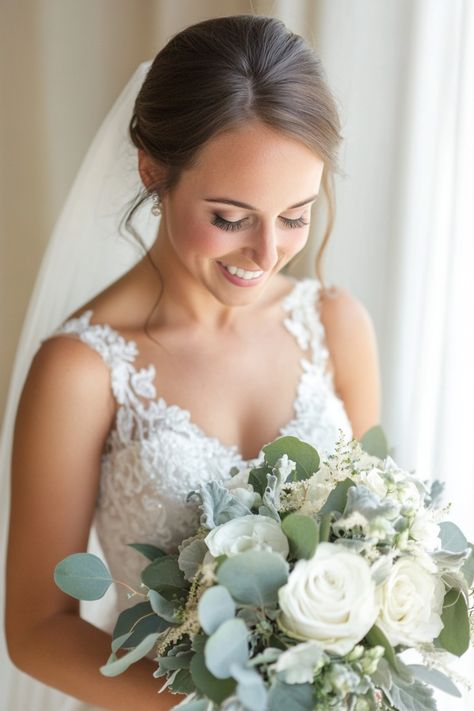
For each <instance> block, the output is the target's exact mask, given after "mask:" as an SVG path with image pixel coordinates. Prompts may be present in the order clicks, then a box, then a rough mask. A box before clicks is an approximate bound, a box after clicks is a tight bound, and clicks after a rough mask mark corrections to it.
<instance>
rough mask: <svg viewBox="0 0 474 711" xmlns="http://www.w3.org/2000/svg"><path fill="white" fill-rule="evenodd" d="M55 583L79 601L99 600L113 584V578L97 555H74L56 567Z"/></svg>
mask: <svg viewBox="0 0 474 711" xmlns="http://www.w3.org/2000/svg"><path fill="white" fill-rule="evenodd" d="M54 582H55V583H56V585H57V586H58V588H60V589H61V590H62V591H63V592H65V593H67V594H68V595H71V597H74V598H76V599H77V600H99V598H101V597H103V596H104V595H105V593H106V592H107V590H108V589H109V587H110V585H111V584H112V583H113V578H112V576H111V575H110V573H109V571H108V570H107V568H106V566H105V565H104V563H103V562H102V561H101V559H100V558H98V557H97V556H96V555H94V554H92V553H73V554H72V555H69V556H67V558H64V559H63V560H61V561H60V562H59V563H58V564H57V565H56V567H55V569H54Z"/></svg>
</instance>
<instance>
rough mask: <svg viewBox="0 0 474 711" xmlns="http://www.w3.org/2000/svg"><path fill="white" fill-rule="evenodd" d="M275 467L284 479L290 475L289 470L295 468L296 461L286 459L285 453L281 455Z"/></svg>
mask: <svg viewBox="0 0 474 711" xmlns="http://www.w3.org/2000/svg"><path fill="white" fill-rule="evenodd" d="M275 469H278V471H279V472H280V475H281V478H282V480H283V481H286V480H287V478H288V477H289V476H290V474H291V472H293V471H294V470H295V469H296V462H294V461H293V460H292V459H288V455H287V454H283V456H281V457H280V459H279V460H278V461H277V463H276V464H275Z"/></svg>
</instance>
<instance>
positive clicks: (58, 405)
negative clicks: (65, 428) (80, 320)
mask: <svg viewBox="0 0 474 711" xmlns="http://www.w3.org/2000/svg"><path fill="white" fill-rule="evenodd" d="M40 397H44V398H45V399H47V400H48V401H49V403H50V405H51V406H55V410H56V411H58V410H65V411H66V410H68V409H69V408H73V409H74V410H76V411H77V412H79V411H80V410H81V408H87V410H86V411H87V412H88V418H89V420H90V421H92V420H95V426H97V425H98V424H99V421H100V420H101V421H102V424H103V428H104V429H105V428H106V427H107V426H110V424H111V421H112V418H113V415H114V413H115V402H114V398H113V394H112V391H111V388H110V372H109V370H108V368H107V366H106V364H105V363H104V361H103V359H102V358H101V356H100V355H99V353H97V352H96V351H95V350H93V349H92V348H90V346H88V345H87V344H85V343H83V342H82V341H81V340H80V339H79V338H77V337H75V336H73V335H68V334H58V335H55V336H53V337H50V338H48V339H46V340H45V341H43V342H42V344H41V346H40V348H39V349H38V350H37V352H36V353H35V355H34V357H33V360H32V362H31V366H30V369H29V372H28V375H27V378H26V381H25V385H24V387H23V392H22V400H25V399H26V400H27V401H30V400H35V401H36V402H37V403H38V405H39V404H40ZM29 405H30V406H31V403H29ZM76 419H77V418H76Z"/></svg>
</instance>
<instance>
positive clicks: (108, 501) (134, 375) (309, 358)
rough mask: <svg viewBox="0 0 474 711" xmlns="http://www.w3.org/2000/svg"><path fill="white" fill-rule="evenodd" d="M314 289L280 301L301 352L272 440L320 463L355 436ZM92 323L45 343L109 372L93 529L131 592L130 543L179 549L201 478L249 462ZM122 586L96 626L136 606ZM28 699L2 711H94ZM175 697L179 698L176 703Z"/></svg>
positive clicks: (86, 320) (60, 700)
mask: <svg viewBox="0 0 474 711" xmlns="http://www.w3.org/2000/svg"><path fill="white" fill-rule="evenodd" d="M319 289H320V282H319V281H318V280H317V279H315V278H312V279H310V278H308V279H303V280H301V281H297V280H294V285H293V288H292V290H291V291H290V293H289V294H288V295H287V296H286V297H285V298H284V300H283V302H282V327H286V328H287V329H288V330H289V331H290V332H291V333H292V334H293V336H294V337H295V339H296V340H297V343H298V345H299V347H300V348H301V359H300V362H301V375H300V380H299V384H298V388H297V393H296V397H295V401H294V404H293V405H294V417H293V419H292V420H291V421H290V422H288V423H287V424H286V425H285V426H284V427H283V428H282V429H281V431H280V433H279V434H280V435H294V436H297V437H299V438H301V439H303V440H305V441H307V442H309V443H311V444H312V445H313V446H314V447H315V448H316V449H317V450H318V452H319V453H320V456H321V457H322V458H323V457H324V456H325V455H326V454H328V453H330V452H331V451H333V449H334V446H335V443H336V441H337V440H338V439H339V438H340V437H341V433H342V434H343V436H344V437H345V438H348V439H350V438H351V437H352V428H351V425H350V422H349V419H348V417H347V414H346V412H345V409H344V405H343V402H342V400H341V399H340V398H339V396H338V395H337V394H336V393H335V390H334V383H333V380H332V376H331V375H330V373H329V371H328V370H327V367H326V364H327V358H328V355H329V353H328V350H327V347H326V342H325V333H324V327H323V324H322V322H321V320H320V317H319V313H318V310H317V307H316V298H317V295H318V290H319ZM93 317H94V314H93V312H92V311H90V310H88V311H84V312H82V313H81V314H80V315H79V317H77V318H72V319H69V320H67V321H65V322H64V323H62V324H61V325H60V326H59V328H57V329H55V330H54V331H53V332H52V333H50V334H49V335H48V336H47V338H51V337H58V336H64V335H66V336H67V337H71V336H72V337H76V338H80V339H81V340H82V341H83V342H84V343H86V344H87V345H89V346H90V347H91V348H93V349H94V350H96V351H97V352H98V353H99V354H100V355H101V357H102V358H103V360H104V362H105V363H106V364H107V366H108V368H109V370H110V382H111V388H112V391H113V394H114V397H115V399H116V401H117V404H118V406H119V407H118V414H117V418H116V422H115V424H114V427H113V429H112V430H111V432H110V433H109V436H108V438H107V441H106V445H105V447H104V451H103V456H102V470H101V480H100V489H99V494H98V499H97V507H96V514H95V528H96V532H97V537H98V540H99V542H100V546H101V549H102V551H103V554H104V556H105V559H106V562H107V565H108V567H109V569H110V571H111V573H112V576H113V577H114V579H118V580H122V581H124V582H126V583H128V584H129V585H131V586H132V587H134V588H135V589H137V588H138V585H139V574H140V570H141V569H142V568H143V567H144V565H145V564H146V561H145V559H144V558H143V556H142V555H141V554H139V553H138V552H137V551H135V550H133V549H132V548H130V547H128V546H127V544H128V543H135V542H146V543H152V544H154V545H156V546H158V547H159V548H162V549H164V550H165V551H167V552H171V551H176V548H177V545H178V543H179V542H180V541H181V540H182V539H183V538H184V537H186V536H189V535H190V534H191V533H192V532H193V529H194V527H195V525H196V523H197V520H198V519H197V517H198V510H197V508H196V504H195V503H191V502H189V503H186V500H185V498H186V494H187V493H188V492H189V491H190V490H191V489H195V488H198V486H199V484H200V483H202V482H205V481H210V480H218V479H222V478H226V477H228V476H229V470H230V469H231V467H233V466H238V467H241V466H244V465H245V464H248V463H249V462H245V461H244V460H243V459H242V456H241V454H240V452H239V451H238V448H237V446H235V445H234V446H229V445H225V444H223V443H221V442H220V441H219V440H218V439H216V438H215V437H210V436H208V435H207V434H206V433H205V432H203V430H202V429H201V428H200V427H199V426H198V425H197V424H195V423H194V422H193V420H192V414H190V413H189V412H187V411H186V410H183V409H182V408H180V407H178V406H177V405H173V404H167V403H166V402H165V401H164V400H163V398H161V397H160V394H159V392H158V393H157V392H156V388H155V384H154V380H155V368H154V366H153V365H149V366H147V367H144V368H141V369H139V370H137V369H136V368H135V366H134V361H135V359H136V357H137V355H138V352H137V346H136V343H135V342H134V341H131V340H126V339H125V338H124V337H123V336H122V335H120V333H118V332H117V331H115V330H114V329H113V328H111V327H110V326H109V325H108V324H107V323H100V324H99V323H91V321H93ZM43 340H46V339H43ZM269 367H270V365H269ZM275 397H278V393H277V392H276V393H275ZM253 461H256V460H253ZM120 588H121V589H120V590H118V591H117V595H116V597H114V598H113V600H112V602H109V604H108V608H106V607H105V606H103V608H102V610H101V616H100V620H98V622H99V624H100V626H101V627H103V628H104V629H108V630H109V631H111V630H112V627H113V623H114V622H115V620H116V617H117V615H118V612H119V611H120V610H122V609H124V608H125V607H127V606H129V605H132V604H135V601H134V600H133V599H132V600H129V599H128V598H127V596H126V593H125V592H123V588H122V586H120ZM99 604H100V603H88V605H99ZM105 661H106V660H105V659H104V663H105ZM104 684H107V679H106V678H105V677H104ZM30 693H31V692H30ZM35 694H36V696H35V698H34V699H33V698H32V697H31V695H30V696H29V697H28V699H26V698H23V699H20V698H18V699H15V700H14V701H13V700H12V702H11V706H9V708H8V710H7V711H17V709H20V710H22V709H25V710H26V709H30V708H32V709H35V711H40V710H41V711H56V709H61V710H63V709H64V710H67V711H86V710H88V711H92V707H91V706H88V705H86V704H83V703H81V702H79V701H77V702H76V701H74V700H72V699H70V698H69V697H65V696H63V695H60V694H58V692H56V691H52V690H49V689H47V688H46V687H43V686H42V685H36V687H35ZM42 694H43V695H44V697H42V696H41V695H42ZM181 699H182V697H179V696H178V697H177V703H178V702H179V700H181ZM22 704H23V705H22Z"/></svg>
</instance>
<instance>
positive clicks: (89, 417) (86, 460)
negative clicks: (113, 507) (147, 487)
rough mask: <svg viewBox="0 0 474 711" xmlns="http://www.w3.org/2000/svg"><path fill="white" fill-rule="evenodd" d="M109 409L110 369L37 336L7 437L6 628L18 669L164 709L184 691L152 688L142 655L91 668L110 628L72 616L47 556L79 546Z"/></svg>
mask: <svg viewBox="0 0 474 711" xmlns="http://www.w3.org/2000/svg"><path fill="white" fill-rule="evenodd" d="M113 416H114V402H113V396H112V394H111V392H110V383H109V371H108V369H107V368H106V367H105V364H104V363H103V361H102V360H101V358H100V356H99V355H98V354H97V353H95V352H94V351H92V350H91V349H90V348H89V347H88V346H86V345H85V344H83V343H81V342H80V341H76V340H73V339H71V338H64V337H59V338H58V337H56V338H53V339H50V340H48V341H46V342H45V343H43V345H42V346H41V348H40V349H39V351H38V352H37V354H36V356H35V358H34V360H33V363H32V365H31V368H30V371H29V374H28V377H27V379H26V382H25V386H24V388H23V392H22V395H21V399H20V403H19V407H18V411H17V417H16V423H15V434H14V441H13V456H12V501H11V515H10V533H9V543H8V561H7V595H6V619H5V622H6V634H7V644H8V650H9V654H10V657H11V659H12V661H13V663H14V664H15V665H16V666H17V667H18V668H19V669H21V670H22V671H24V672H26V673H27V674H29V675H31V676H33V677H36V678H37V679H39V680H40V681H42V682H44V683H45V684H48V685H49V686H52V687H55V688H57V689H60V690H61V691H63V692H65V693H67V694H70V695H72V696H75V697H78V698H80V699H82V700H84V701H86V702H88V703H90V704H93V705H96V706H101V707H103V708H106V709H114V710H115V711H120V710H122V709H123V710H124V711H125V710H126V711H129V710H130V709H131V708H134V707H136V708H139V709H141V710H146V709H154V710H155V711H166V710H167V709H170V708H172V707H173V706H175V705H176V704H178V703H179V702H180V701H181V700H182V699H183V696H182V695H177V694H176V695H175V694H171V692H169V691H168V690H165V691H164V692H163V693H161V694H158V693H157V691H158V688H159V687H160V686H161V684H162V682H163V680H161V681H157V680H156V679H154V678H153V676H152V672H153V671H154V669H156V664H154V663H153V662H152V661H151V660H149V659H143V660H141V661H140V662H138V663H136V664H134V665H132V667H131V668H130V669H129V670H128V671H126V672H125V673H124V674H122V675H120V676H118V677H114V678H109V677H107V678H106V677H104V676H102V675H101V674H100V672H99V667H100V666H101V665H102V664H104V663H105V662H106V661H107V659H108V657H109V655H110V642H111V640H110V635H108V634H106V633H105V632H103V631H102V630H99V629H97V628H96V627H94V626H93V625H91V624H89V623H88V622H86V621H84V620H82V619H81V618H80V617H79V603H78V601H76V600H74V599H73V598H71V597H69V596H68V595H65V594H64V593H62V592H61V591H60V590H59V589H58V588H57V587H56V585H55V583H54V580H53V571H54V567H55V565H56V564H57V563H58V562H59V561H60V560H61V559H62V558H64V557H66V556H67V555H69V554H70V553H75V552H79V551H85V550H86V547H87V540H88V534H89V528H90V524H91V520H92V516H93V512H94V506H95V501H96V496H97V490H98V484H99V474H100V459H101V452H102V447H103V444H104V442H105V439H106V436H107V433H108V431H109V429H110V427H111V424H112V421H113Z"/></svg>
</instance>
